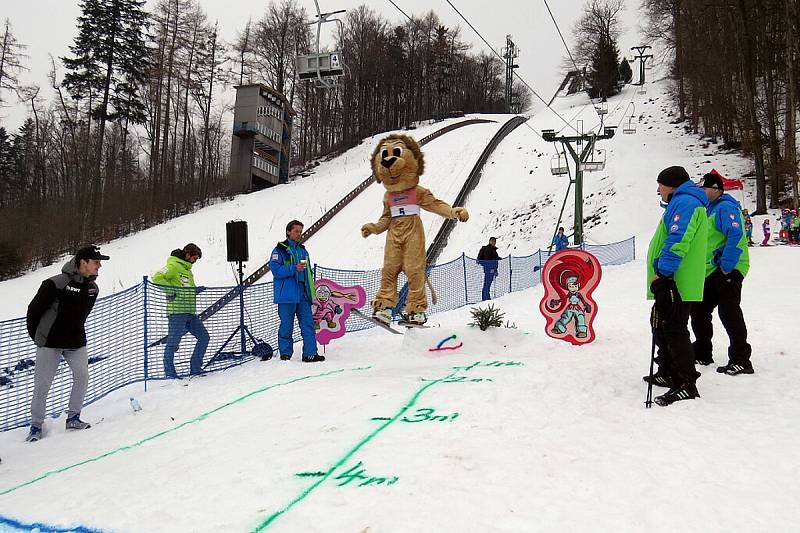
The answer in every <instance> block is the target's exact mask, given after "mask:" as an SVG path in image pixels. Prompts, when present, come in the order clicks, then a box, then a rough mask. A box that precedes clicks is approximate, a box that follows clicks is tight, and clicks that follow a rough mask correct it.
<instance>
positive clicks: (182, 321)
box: [153, 243, 209, 379]
mask: <svg viewBox="0 0 800 533" xmlns="http://www.w3.org/2000/svg"><path fill="white" fill-rule="evenodd" d="M201 257H203V252H202V251H201V250H200V247H199V246H197V245H196V244H194V243H189V244H187V245H186V246H184V247H183V249H180V248H178V249H177V250H173V251H172V254H171V255H170V256H169V258H168V259H167V265H166V266H165V267H164V268H162V269H161V270H159V271H158V272H156V273H155V274H153V283H155V284H157V285H163V286H164V287H162V289H163V290H164V293H165V294H166V295H167V320H168V321H169V333H168V334H167V346H166V348H164V374H165V375H166V376H167V377H168V378H172V379H180V377H179V376H178V372H177V371H176V369H175V352H176V351H177V350H178V345H179V344H180V342H181V337H183V336H184V335H185V334H186V333H187V332H188V333H191V334H192V335H194V337H195V338H196V339H197V344H195V346H194V351H193V352H192V358H191V360H190V364H189V374H191V375H193V376H194V375H198V374H202V373H203V355H205V353H206V348H207V347H208V341H209V335H208V331H207V330H206V328H205V326H203V322H202V321H201V320H200V317H199V316H197V314H196V313H197V309H196V303H195V301H196V299H197V293H198V292H199V290H198V289H197V287H196V286H195V284H194V275H193V274H192V266H194V264H195V263H196V262H197V260H198V259H200V258H201Z"/></svg>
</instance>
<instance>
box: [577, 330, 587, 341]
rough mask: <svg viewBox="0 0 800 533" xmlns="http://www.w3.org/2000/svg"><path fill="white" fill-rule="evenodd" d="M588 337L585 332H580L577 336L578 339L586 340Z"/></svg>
mask: <svg viewBox="0 0 800 533" xmlns="http://www.w3.org/2000/svg"><path fill="white" fill-rule="evenodd" d="M587 336H588V333H586V332H585V331H579V332H577V333H576V334H575V338H576V339H585V338H586V337H587Z"/></svg>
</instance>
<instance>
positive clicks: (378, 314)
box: [372, 307, 392, 324]
mask: <svg viewBox="0 0 800 533" xmlns="http://www.w3.org/2000/svg"><path fill="white" fill-rule="evenodd" d="M372 318H374V319H375V320H378V321H380V322H383V323H384V324H391V323H392V310H391V308H389V307H385V308H383V309H375V311H373V312H372Z"/></svg>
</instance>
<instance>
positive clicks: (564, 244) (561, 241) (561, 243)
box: [553, 228, 569, 252]
mask: <svg viewBox="0 0 800 533" xmlns="http://www.w3.org/2000/svg"><path fill="white" fill-rule="evenodd" d="M553 246H555V247H556V252H560V251H561V250H566V249H567V248H569V237H567V236H566V235H564V228H558V233H557V234H556V235H555V237H553Z"/></svg>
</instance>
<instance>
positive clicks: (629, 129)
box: [622, 117, 636, 135]
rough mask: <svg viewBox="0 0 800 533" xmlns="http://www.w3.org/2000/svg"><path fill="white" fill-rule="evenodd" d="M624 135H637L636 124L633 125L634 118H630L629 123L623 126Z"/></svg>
mask: <svg viewBox="0 0 800 533" xmlns="http://www.w3.org/2000/svg"><path fill="white" fill-rule="evenodd" d="M622 133H624V134H626V135H632V134H634V133H636V124H634V123H633V117H628V123H627V124H625V125H624V126H622Z"/></svg>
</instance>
